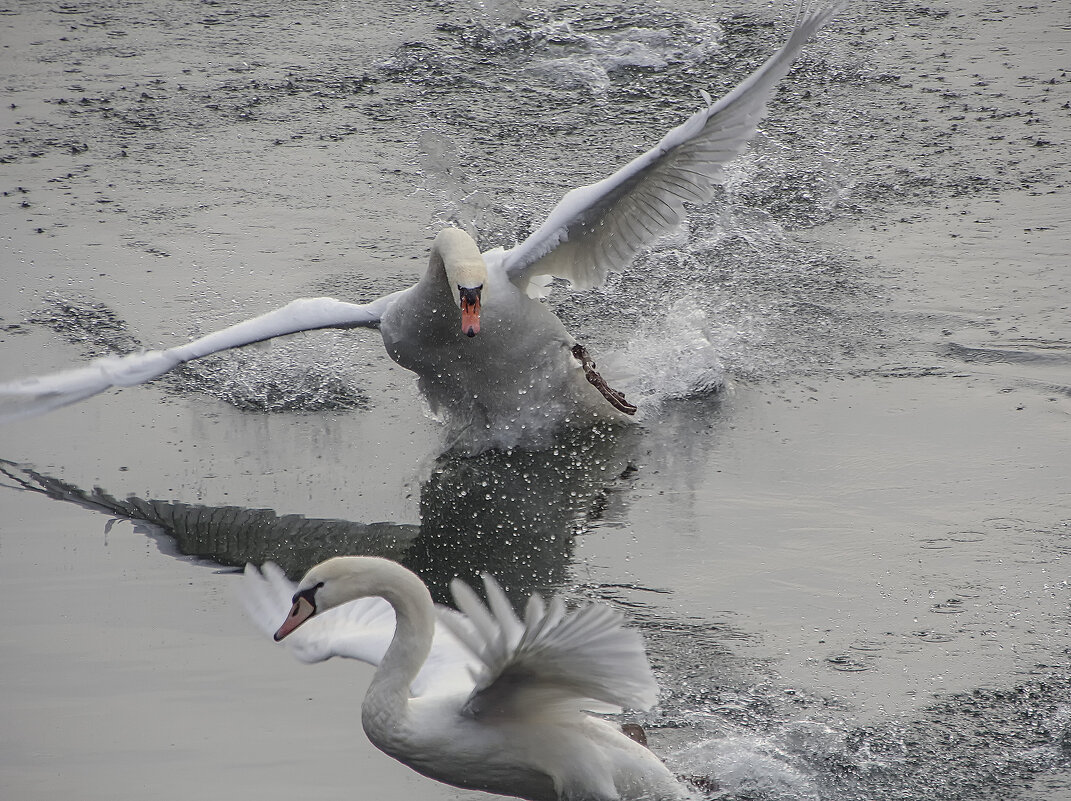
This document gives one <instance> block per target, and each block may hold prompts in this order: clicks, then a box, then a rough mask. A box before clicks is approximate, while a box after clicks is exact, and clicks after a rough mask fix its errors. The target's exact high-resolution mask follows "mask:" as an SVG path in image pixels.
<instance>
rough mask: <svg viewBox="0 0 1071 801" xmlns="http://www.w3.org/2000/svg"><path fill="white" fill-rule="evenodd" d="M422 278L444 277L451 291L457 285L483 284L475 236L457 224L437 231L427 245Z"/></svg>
mask: <svg viewBox="0 0 1071 801" xmlns="http://www.w3.org/2000/svg"><path fill="white" fill-rule="evenodd" d="M425 280H429V281H433V282H439V281H444V280H445V282H446V285H447V287H448V289H449V290H450V291H451V293H453V292H455V291H456V290H457V287H458V286H462V287H471V288H476V287H480V286H483V285H484V284H485V283H486V281H487V265H486V264H485V263H484V260H483V256H482V255H481V254H480V248H479V246H477V244H476V242H475V240H473V238H472V237H471V236H469V235H468V234H467V233H465V232H464V231H462V230H461V229H460V228H444V229H443V230H442V231H440V232H439V235H438V236H436V237H435V241H434V242H433V243H432V246H431V258H430V261H429V263H428V272H427V274H426V276H425Z"/></svg>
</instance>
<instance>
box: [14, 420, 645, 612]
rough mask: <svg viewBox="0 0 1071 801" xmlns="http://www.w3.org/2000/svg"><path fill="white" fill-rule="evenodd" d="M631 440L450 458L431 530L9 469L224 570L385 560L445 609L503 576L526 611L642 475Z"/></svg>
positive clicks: (25, 482) (434, 483) (426, 511)
mask: <svg viewBox="0 0 1071 801" xmlns="http://www.w3.org/2000/svg"><path fill="white" fill-rule="evenodd" d="M633 443H634V439H633V436H632V435H631V434H630V433H629V432H623V431H616V430H593V431H585V432H576V433H571V434H569V435H566V436H563V437H561V438H560V439H559V440H558V441H557V442H556V444H555V445H554V446H553V447H551V448H548V449H546V450H541V451H522V450H514V451H509V452H502V451H490V452H487V453H484V454H482V455H480V456H477V457H471V458H467V457H460V456H451V455H444V456H442V457H440V458H439V459H438V460H437V462H436V464H435V468H434V470H433V471H432V473H431V475H430V476H429V477H428V478H427V479H426V480H425V481H424V482H423V483H422V484H421V489H420V518H421V523H420V525H412V524H405V523H391V522H360V521H351V520H339V519H320V518H309V517H305V516H304V515H299V514H287V515H279V514H278V513H276V512H275V511H274V510H272V509H248V508H243V507H240V506H206V505H203V504H195V503H184V502H182V501H174V500H159V499H152V498H138V497H135V496H128V497H127V498H124V499H120V498H116V497H114V496H113V495H112V494H110V493H109V492H107V491H106V490H105V489H102V488H101V487H94V488H93V489H91V490H86V489H83V488H81V487H78V486H76V485H74V484H72V483H70V482H68V481H65V480H63V479H62V478H59V477H56V476H50V475H47V474H44V473H42V472H40V471H38V470H35V469H34V468H32V467H31V466H26V465H19V464H16V463H14V462H10V461H7V460H0V473H3V474H4V475H5V476H6V477H7V478H8V479H9V480H10V481H11V482H13V483H14V484H15V485H16V486H17V487H19V488H21V489H24V490H27V491H32V492H38V493H42V494H44V495H47V496H48V497H50V498H53V499H55V500H60V501H67V502H70V503H75V504H77V505H79V506H83V507H86V508H89V509H93V510H96V511H102V512H105V513H107V514H112V515H118V516H121V517H124V518H128V519H131V520H138V521H144V522H147V523H151V524H152V525H154V526H158V527H160V528H161V529H163V531H164V532H165V533H166V534H168V535H170V536H171V537H173V538H174V541H175V545H176V548H177V549H178V551H179V552H180V553H182V554H185V555H188V556H196V557H200V558H204V559H210V560H212V561H214V562H216V563H218V564H220V565H225V566H235V567H238V566H242V565H244V564H246V563H247V562H253V563H254V564H261V563H263V562H266V561H272V562H275V563H277V564H278V565H280V566H281V567H282V568H283V569H284V570H285V571H286V572H287V574H288V575H289V576H291V577H294V578H296V577H299V576H300V575H301V574H302V573H304V572H305V571H306V570H307V569H308V568H309V567H311V566H312V565H314V564H316V563H317V562H320V561H322V560H324V559H327V558H328V557H331V556H337V555H340V554H360V555H374V556H384V557H387V558H390V559H395V560H397V561H399V562H402V563H403V564H405V565H407V566H409V567H410V568H411V569H413V570H414V571H416V572H417V573H418V574H420V575H421V577H422V578H423V579H424V580H425V582H426V583H427V584H428V586H429V588H430V589H431V591H432V594H433V595H434V596H435V597H436V599H437V600H440V601H446V600H447V599H448V597H449V595H448V590H447V587H448V584H449V582H450V580H451V579H452V578H454V577H456V576H459V577H461V578H463V579H465V580H467V581H469V582H470V583H477V584H478V582H475V579H476V578H477V577H478V576H479V574H480V573H481V572H485V571H486V572H489V573H492V574H493V575H495V576H496V577H497V578H498V579H499V581H500V582H501V583H502V585H503V587H505V589H506V591H507V593H509V594H510V596H511V597H513V599H514V601H515V602H519V601H522V600H523V599H525V598H526V597H527V596H528V594H530V593H531V592H532V591H533V590H544V589H547V588H549V587H555V586H559V585H561V584H562V583H563V582H564V581H565V580H566V571H567V568H568V565H569V562H570V557H571V554H572V548H573V540H574V536H575V534H576V533H577V532H578V531H582V530H583V529H584V527H585V526H587V525H588V524H590V522H591V521H594V520H598V519H599V518H600V517H601V516H602V513H603V510H604V508H605V504H606V498H607V497H608V494H609V493H610V492H611V491H612V487H613V484H614V482H615V481H617V480H618V479H619V478H620V477H621V476H622V475H624V474H627V473H628V472H629V471H630V470H631V469H632V468H631V466H630V465H631V462H630V457H629V454H630V453H631V451H632V449H633V447H632V446H633Z"/></svg>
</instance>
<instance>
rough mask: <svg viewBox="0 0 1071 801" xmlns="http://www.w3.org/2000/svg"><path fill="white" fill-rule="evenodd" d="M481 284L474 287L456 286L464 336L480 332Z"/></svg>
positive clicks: (471, 335)
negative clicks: (459, 300) (459, 299)
mask: <svg viewBox="0 0 1071 801" xmlns="http://www.w3.org/2000/svg"><path fill="white" fill-rule="evenodd" d="M482 289H483V287H482V286H478V287H476V288H475V289H470V288H469V287H463V286H459V287H458V292H459V294H460V296H461V332H462V333H463V334H465V336H470V337H474V336H476V335H477V334H478V333H480V291H481V290H482Z"/></svg>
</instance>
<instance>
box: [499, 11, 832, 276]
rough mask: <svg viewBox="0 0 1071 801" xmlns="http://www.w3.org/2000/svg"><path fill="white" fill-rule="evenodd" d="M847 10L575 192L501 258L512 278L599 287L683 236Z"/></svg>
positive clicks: (812, 18) (804, 28)
mask: <svg viewBox="0 0 1071 801" xmlns="http://www.w3.org/2000/svg"><path fill="white" fill-rule="evenodd" d="M839 8H840V4H839V3H834V4H833V5H827V6H824V7H819V8H818V9H816V10H813V11H811V12H809V13H808V14H806V15H805V16H804V17H803V19H802V20H801V21H800V22H799V24H798V25H797V26H796V28H795V29H794V30H793V32H792V35H791V36H790V37H789V40H788V41H787V42H786V43H785V45H784V46H783V47H782V48H781V49H780V50H778V51H777V52H776V53H774V54H773V55H772V56H771V57H770V58H769V60H767V61H766V63H765V64H763V65H762V66H761V67H760V68H759V69H758V70H756V71H755V72H754V73H752V74H751V75H750V76H749V77H748V78H747V79H745V80H744V81H743V82H742V83H740V84H739V85H738V86H737V87H736V88H735V89H733V90H732V91H731V92H729V94H727V95H725V96H724V97H723V98H721V100H719V101H718V102H716V103H713V104H711V105H709V106H708V107H707V108H703V109H700V110H699V111H697V112H696V113H695V114H693V115H692V116H691V117H689V118H688V119H687V120H686V121H685V122H684V123H683V124H681V125H679V126H678V127H676V128H674V129H673V130H672V131H670V132H669V133H668V134H666V135H665V136H664V137H663V138H662V141H661V142H659V143H658V145H656V146H655V147H653V148H652V149H651V150H648V151H647V152H646V153H644V154H643V155H641V156H638V157H637V158H635V159H634V160H633V161H631V162H630V163H629V164H627V165H625V166H624V167H622V168H621V169H620V170H618V171H617V172H616V173H614V174H613V175H611V176H610V177H609V178H606V179H604V180H602V181H599V182H598V183H596V184H592V185H590V186H582V187H579V188H577V189H573V190H572V191H570V192H569V193H567V194H566V195H565V197H563V198H562V199H561V201H560V202H559V203H558V205H557V206H555V207H554V209H553V210H552V211H551V213H550V215H549V216H548V217H547V219H546V221H545V222H544V223H543V224H542V225H541V226H540V227H539V228H538V229H536V231H535V232H534V233H533V234H532V235H531V236H529V237H528V238H527V239H525V240H524V241H523V242H521V243H520V244H519V245H517V246H516V247H515V248H513V249H511V250H508V251H506V252H505V253H503V254H502V255H501V264H502V267H503V268H504V269H505V270H506V272H507V274H508V275H509V277H510V278H511V279H512V280H513V281H515V282H521V281H523V279H525V278H531V277H532V276H536V275H554V276H558V277H560V278H566V279H568V280H569V281H571V282H572V283H573V285H574V286H576V287H578V288H587V287H591V286H596V285H598V284H600V283H602V281H603V280H604V279H605V278H606V273H607V271H608V270H610V269H619V268H622V267H625V266H626V265H627V264H628V263H629V261H630V260H631V259H632V257H633V256H635V255H636V253H637V252H639V250H640V249H641V248H643V247H646V246H648V245H651V244H653V243H654V241H655V240H657V239H658V238H659V237H660V236H664V235H665V234H667V233H669V232H671V231H672V230H673V229H674V228H676V227H677V226H678V225H679V224H680V223H681V221H682V220H683V219H684V216H685V204H686V203H689V204H694V205H702V204H704V203H707V202H708V201H710V200H711V198H712V197H713V196H714V188H715V186H716V185H717V182H718V181H719V180H720V178H721V175H722V171H723V169H724V167H725V165H726V164H728V163H729V162H730V161H731V160H732V159H733V158H735V157H736V156H737V155H739V154H740V153H741V152H743V150H744V148H745V147H746V145H747V143H748V141H749V140H750V139H751V138H752V137H753V136H754V135H755V132H756V130H757V129H758V124H759V121H760V120H761V119H762V117H763V116H764V115H765V113H766V104H767V102H768V101H769V99H770V95H771V94H772V93H773V88H774V86H775V85H776V84H777V82H778V81H779V80H781V78H783V77H784V76H785V74H786V73H787V72H788V70H789V68H790V67H791V66H792V62H793V61H795V60H796V57H797V56H798V55H799V53H800V50H801V49H802V48H803V46H804V44H806V43H807V41H808V40H809V39H810V38H811V37H812V36H813V35H814V34H815V32H816V31H817V30H818V29H819V28H820V27H822V26H823V25H824V24H825V23H826V22H828V21H829V20H830V18H831V17H832V16H833V15H834V14H835V13H836V12H837V11H838V10H839Z"/></svg>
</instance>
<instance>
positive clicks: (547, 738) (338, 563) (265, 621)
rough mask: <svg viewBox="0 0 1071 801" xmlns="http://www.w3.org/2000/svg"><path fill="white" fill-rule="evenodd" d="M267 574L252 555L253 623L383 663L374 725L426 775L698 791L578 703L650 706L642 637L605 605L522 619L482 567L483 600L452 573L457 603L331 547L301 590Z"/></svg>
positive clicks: (557, 791) (634, 790)
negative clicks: (440, 603) (438, 599)
mask: <svg viewBox="0 0 1071 801" xmlns="http://www.w3.org/2000/svg"><path fill="white" fill-rule="evenodd" d="M263 571H264V572H263V573H261V572H259V571H258V570H257V569H256V568H255V567H253V566H251V565H248V566H246V571H245V579H244V581H243V582H242V584H243V592H242V595H243V600H244V602H245V605H246V608H247V609H248V610H249V612H250V614H251V616H252V617H253V619H254V620H255V621H256V622H257V623H258V625H260V626H261V628H263V629H265V630H266V631H270V630H271V629H272V628H274V626H275V625H276V624H278V623H280V622H281V625H279V627H278V630H277V631H276V632H275V635H274V636H275V639H276V640H283V639H284V638H285V640H286V643H287V644H288V645H291V648H292V650H293V651H294V653H295V654H296V655H297V656H298V657H300V658H302V659H304V660H306V661H319V660H322V659H327V658H329V657H332V656H346V657H352V658H355V659H360V660H361V661H364V662H369V663H371V664H374V665H378V668H377V670H376V673H375V676H374V677H373V678H372V682H371V684H370V685H369V687H368V692H367V694H366V695H365V699H364V703H363V705H362V707H361V721H362V723H363V725H364V730H365V733H366V734H367V735H368V739H369V740H371V741H372V743H373V744H374V745H375V746H376V747H377V748H379V749H380V750H381V751H384V752H385V753H387V754H389V755H390V756H392V757H394V758H395V759H397V760H398V761H400V762H403V763H404V764H406V765H408V766H409V767H411V768H413V769H414V770H416V771H418V772H420V773H422V774H424V775H425V776H428V777H429V778H433V779H437V780H439V781H441V782H445V783H447V784H452V785H455V786H457V787H466V788H469V789H475V790H485V791H489V792H493V793H499V794H502V795H510V796H517V797H519V798H528V799H536V800H537V801H544V800H546V801H553V800H554V799H570V801H581V800H582V799H591V800H592V801H595V800H596V799H597V800H598V801H610V799H619V800H620V801H625V800H626V799H637V801H638V799H647V801H659V800H660V799H685V798H689V797H691V796H690V795H689V793H688V792H687V790H686V789H685V788H684V786H683V785H681V784H680V783H679V782H678V781H677V779H676V778H675V777H674V776H673V774H672V773H670V771H669V769H668V768H666V766H665V765H663V764H662V762H661V761H660V760H659V759H658V758H657V757H656V756H655V755H654V754H652V753H651V752H650V751H649V750H648V749H647V748H646V747H645V746H643V745H640V744H639V743H638V742H636V741H634V740H633V739H631V738H630V737H629V736H626V735H625V734H624V733H622V731H621V730H620V729H619V728H618V727H616V726H614V725H612V724H610V723H608V722H607V721H605V720H602V719H601V718H596V717H593V716H591V715H589V714H587V713H586V712H585V710H588V711H594V712H602V713H606V712H614V711H620V709H621V708H622V707H631V708H636V709H646V708H648V707H650V706H651V705H652V704H653V703H654V702H655V700H656V697H657V693H658V688H657V685H656V684H655V681H654V678H653V677H652V675H651V669H650V665H649V664H648V662H647V655H646V653H645V652H644V648H643V641H642V639H641V637H640V635H639V634H638V633H637V632H635V631H631V630H629V629H626V628H624V627H623V626H622V616H621V615H620V614H619V613H618V612H616V611H614V610H613V609H611V608H610V607H608V606H605V605H601V604H591V605H588V606H585V607H582V608H580V609H578V610H575V611H571V612H567V611H566V609H565V605H564V603H563V601H562V599H561V598H558V597H556V598H554V599H552V600H551V601H550V603H549V604H545V603H544V602H543V600H542V599H541V598H540V597H539V596H538V595H533V596H532V597H531V599H530V600H529V602H528V607H527V609H526V610H525V617H524V620H523V621H521V620H520V619H518V617H517V615H516V614H515V613H514V611H513V609H512V607H511V606H510V603H509V600H508V599H507V598H506V595H505V593H504V592H503V591H502V589H501V588H500V587H499V586H498V584H497V583H495V581H494V580H493V579H491V578H490V577H488V576H485V577H484V585H485V587H486V590H487V597H488V601H489V607H488V606H485V605H484V604H483V602H481V601H480V599H479V598H478V597H477V596H476V594H475V593H474V592H473V591H472V590H471V589H470V588H469V587H468V586H467V585H466V584H464V583H462V582H461V581H458V580H455V581H454V582H453V583H452V584H451V591H452V593H453V596H454V599H455V601H456V603H457V606H458V609H460V610H461V612H460V613H459V612H456V611H454V610H451V609H446V608H443V607H439V608H436V607H435V605H434V604H433V603H432V599H431V595H430V594H429V592H428V589H427V587H426V586H424V583H423V582H422V581H421V580H420V579H419V578H418V577H417V576H416V575H415V574H414V573H412V572H410V571H409V570H407V569H406V568H404V567H402V566H401V565H399V564H397V563H396V562H392V561H390V560H387V559H381V558H379V557H371V556H340V557H335V558H333V559H329V560H327V561H326V562H322V563H320V564H319V565H317V566H316V567H314V568H312V569H311V570H309V572H308V573H306V574H305V577H304V578H302V579H301V582H300V583H299V584H297V585H296V586H294V585H293V584H291V583H290V582H289V581H288V580H287V579H286V578H285V577H283V576H282V573H281V571H279V569H278V568H277V567H275V566H274V565H270V564H268V565H265V566H264V568H263ZM288 596H289V597H288ZM287 609H289V610H290V611H289V613H287V611H286V610H287Z"/></svg>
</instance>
